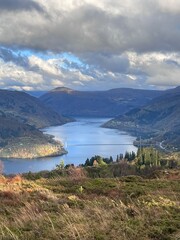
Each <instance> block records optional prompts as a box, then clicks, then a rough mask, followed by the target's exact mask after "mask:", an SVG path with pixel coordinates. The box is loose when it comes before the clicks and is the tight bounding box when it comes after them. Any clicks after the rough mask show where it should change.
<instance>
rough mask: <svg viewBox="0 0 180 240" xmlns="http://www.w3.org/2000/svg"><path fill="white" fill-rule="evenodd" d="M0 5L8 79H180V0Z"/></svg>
mask: <svg viewBox="0 0 180 240" xmlns="http://www.w3.org/2000/svg"><path fill="white" fill-rule="evenodd" d="M0 9H1V10H0V11H1V14H0V22H1V24H0V45H1V46H2V47H0V59H2V61H1V62H0V68H1V70H2V68H4V70H5V69H6V71H7V72H5V71H4V70H3V73H2V72H1V75H0V84H1V86H7V85H8V84H10V85H12V84H14V86H16V87H18V86H20V87H22V86H24V87H30V88H34V89H37V88H39V89H40V88H41V89H50V88H54V87H55V86H56V85H57V86H62V85H65V86H67V87H72V88H73V87H74V88H77V89H78V88H79V89H85V90H87V89H105V88H106V89H108V88H114V87H137V88H161V86H163V87H164V86H167V87H168V86H174V85H180V81H179V78H178V74H179V68H180V41H179V39H180V27H179V22H180V3H179V1H177V0H146V1H144V0H126V1H117V0H111V1H110V0H102V1H95V0H61V1H57V0H48V1H44V0H34V1H32V0H29V1H28V0H7V1H1V0H0ZM44 12H46V14H44ZM27 50H28V53H26V51H27ZM11 69H12V70H11ZM8 71H9V72H8ZM17 73H18V74H17ZM23 76H24V78H23ZM21 78H22V79H21ZM35 79H37V83H36V81H35ZM31 81H32V82H31Z"/></svg>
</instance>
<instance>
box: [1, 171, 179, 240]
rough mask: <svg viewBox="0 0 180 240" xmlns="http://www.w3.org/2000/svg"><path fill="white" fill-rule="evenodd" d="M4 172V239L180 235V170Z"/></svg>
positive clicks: (122, 239)
mask: <svg viewBox="0 0 180 240" xmlns="http://www.w3.org/2000/svg"><path fill="white" fill-rule="evenodd" d="M158 176H159V177H156V178H153V179H144V178H142V177H139V176H126V177H121V178H94V179H92V178H87V177H86V176H85V175H81V176H80V175H77V176H75V175H72V176H68V177H62V176H56V177H52V178H38V179H36V180H28V179H25V177H24V178H22V177H21V176H16V177H14V178H7V177H6V178H5V177H4V176H1V177H0V203H1V208H0V239H2V240H11V239H13V240H18V239H23V240H25V239H27V240H31V239H39V240H45V239H51V240H53V239H63V240H66V239H69V240H73V239H75V240H78V239H79V240H91V239H92V240H93V239H94V240H95V239H96V240H103V239H104V240H109V239H112V240H134V239H138V240H151V239H153V240H159V239H160V240H179V239H180V230H179V229H180V205H179V203H180V172H179V170H169V171H168V172H167V171H160V172H159V175H158Z"/></svg>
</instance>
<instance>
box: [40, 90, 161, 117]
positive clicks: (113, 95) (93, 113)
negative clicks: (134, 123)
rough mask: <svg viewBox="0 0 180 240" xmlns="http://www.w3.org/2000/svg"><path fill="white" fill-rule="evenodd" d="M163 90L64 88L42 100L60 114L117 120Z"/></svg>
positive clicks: (43, 96)
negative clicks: (87, 89)
mask: <svg viewBox="0 0 180 240" xmlns="http://www.w3.org/2000/svg"><path fill="white" fill-rule="evenodd" d="M161 94H162V91H153V90H140V89H129V88H117V89H112V90H108V91H76V90H72V89H69V88H65V87H60V88H56V89H53V90H52V91H49V92H47V93H46V94H44V95H42V96H41V97H40V100H41V101H42V102H43V103H44V104H46V105H47V106H49V107H51V108H52V109H53V110H55V111H56V112H58V113H60V114H63V115H64V116H73V117H81V116H82V117H115V116H118V115H119V114H124V113H126V112H128V111H129V110H131V109H133V108H136V107H140V106H143V105H145V104H147V103H148V102H149V101H151V100H152V99H153V98H155V97H158V96H160V95H161Z"/></svg>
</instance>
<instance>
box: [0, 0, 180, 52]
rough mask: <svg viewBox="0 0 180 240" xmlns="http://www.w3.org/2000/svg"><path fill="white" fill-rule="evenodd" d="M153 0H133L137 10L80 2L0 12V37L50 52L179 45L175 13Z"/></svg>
mask: <svg viewBox="0 0 180 240" xmlns="http://www.w3.org/2000/svg"><path fill="white" fill-rule="evenodd" d="M8 1H10V0H8ZM12 1H14V0H12ZM19 1H20V0H19ZM21 1H23V2H24V0H21ZM50 2H51V1H50ZM156 2H157V1H152V3H151V4H150V1H149V0H148V1H147V2H145V3H147V4H145V3H144V1H142V0H141V1H140V0H139V1H138V0H136V1H135V3H138V4H139V5H137V6H135V3H134V5H133V2H132V5H133V6H134V8H135V10H136V11H137V9H138V11H141V12H139V13H138V14H133V12H132V11H131V12H129V13H128V11H127V10H128V9H126V12H125V13H123V12H120V13H117V14H113V13H109V12H108V8H107V9H103V8H100V7H97V6H96V5H92V4H91V5H90V4H85V3H84V5H82V6H79V7H76V8H74V9H72V10H70V11H62V10H61V8H60V7H59V8H58V6H57V9H56V10H55V9H54V8H52V9H51V8H49V9H47V11H48V14H49V16H50V17H49V18H46V17H44V16H37V15H32V14H30V13H27V15H26V16H25V15H21V14H11V15H9V16H6V15H3V14H2V15H1V17H0V20H1V26H0V43H2V44H9V45H13V44H14V45H18V46H19V47H27V48H32V49H40V50H52V51H55V52H56V51H59V52H61V51H62V52H63V51H70V52H73V53H83V52H93V53H97V52H99V53H101V52H103V53H110V54H112V53H113V54H117V55H118V54H121V53H122V52H124V51H131V50H133V51H136V52H149V51H180V41H179V39H180V31H179V24H178V23H179V22H180V14H176V13H172V12H168V11H165V12H163V11H162V10H161V9H160V7H159V6H158V4H157V3H156ZM148 3H149V4H148ZM49 5H50V3H49ZM139 9H140V10H139Z"/></svg>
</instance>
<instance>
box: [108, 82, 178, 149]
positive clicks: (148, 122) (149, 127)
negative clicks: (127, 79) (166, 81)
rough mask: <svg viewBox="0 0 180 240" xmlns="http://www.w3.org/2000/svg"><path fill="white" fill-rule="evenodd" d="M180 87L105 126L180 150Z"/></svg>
mask: <svg viewBox="0 0 180 240" xmlns="http://www.w3.org/2000/svg"><path fill="white" fill-rule="evenodd" d="M179 119H180V87H177V88H174V89H171V90H167V91H165V92H164V94H162V95H161V96H159V97H157V98H155V99H153V100H152V101H151V102H150V103H148V104H147V105H146V106H144V107H140V108H136V109H133V110H131V111H129V112H127V113H125V114H124V115H120V116H118V117H117V118H115V119H112V120H110V121H109V122H107V123H106V124H105V125H104V126H105V127H111V128H118V129H121V130H125V131H129V132H131V133H134V134H135V135H142V136H144V138H150V137H153V138H154V139H156V140H158V141H163V144H164V145H166V147H167V145H170V146H171V147H174V148H177V149H180V121H179Z"/></svg>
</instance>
